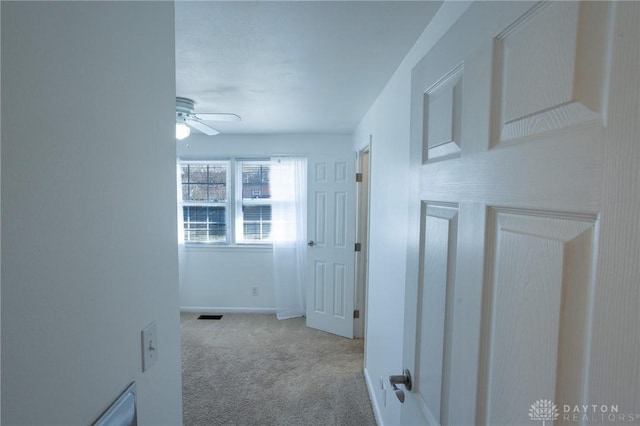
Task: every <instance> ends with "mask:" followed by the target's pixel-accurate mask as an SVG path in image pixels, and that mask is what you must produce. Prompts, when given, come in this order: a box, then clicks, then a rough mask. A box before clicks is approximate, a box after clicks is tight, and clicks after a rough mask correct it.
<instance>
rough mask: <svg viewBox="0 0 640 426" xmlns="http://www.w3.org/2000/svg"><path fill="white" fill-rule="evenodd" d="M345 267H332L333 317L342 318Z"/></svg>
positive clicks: (337, 265)
mask: <svg viewBox="0 0 640 426" xmlns="http://www.w3.org/2000/svg"><path fill="white" fill-rule="evenodd" d="M345 273H346V268H345V265H341V264H339V263H336V264H334V265H333V316H334V317H339V318H344V317H345V312H344V291H345V278H346V277H345Z"/></svg>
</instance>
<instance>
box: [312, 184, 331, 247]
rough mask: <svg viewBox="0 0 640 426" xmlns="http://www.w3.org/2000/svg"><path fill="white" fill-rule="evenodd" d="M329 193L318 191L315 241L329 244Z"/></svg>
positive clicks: (321, 244)
mask: <svg viewBox="0 0 640 426" xmlns="http://www.w3.org/2000/svg"><path fill="white" fill-rule="evenodd" d="M327 213H328V212H327V193H326V192H324V191H318V192H316V215H315V239H314V241H315V243H316V244H318V245H320V246H325V245H327Z"/></svg>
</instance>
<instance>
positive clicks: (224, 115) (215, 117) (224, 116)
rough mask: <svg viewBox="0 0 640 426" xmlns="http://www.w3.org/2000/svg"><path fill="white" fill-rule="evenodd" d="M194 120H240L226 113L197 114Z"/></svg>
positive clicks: (238, 117)
mask: <svg viewBox="0 0 640 426" xmlns="http://www.w3.org/2000/svg"><path fill="white" fill-rule="evenodd" d="M195 116H196V118H198V119H200V120H206V121H240V120H241V118H240V116H239V115H237V114H232V113H226V112H199V113H197V114H196V115H195Z"/></svg>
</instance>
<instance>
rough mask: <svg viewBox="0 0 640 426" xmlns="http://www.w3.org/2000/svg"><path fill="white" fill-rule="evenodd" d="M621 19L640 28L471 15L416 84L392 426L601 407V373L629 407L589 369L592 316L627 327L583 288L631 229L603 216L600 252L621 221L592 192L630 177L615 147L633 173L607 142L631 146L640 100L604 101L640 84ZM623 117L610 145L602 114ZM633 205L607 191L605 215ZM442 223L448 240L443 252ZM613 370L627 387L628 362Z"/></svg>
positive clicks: (550, 9) (583, 17) (525, 11)
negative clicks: (618, 166) (408, 378)
mask: <svg viewBox="0 0 640 426" xmlns="http://www.w3.org/2000/svg"><path fill="white" fill-rule="evenodd" d="M620 8H624V10H625V12H624V13H621V12H619V11H618V10H619V9H620ZM614 13H615V14H616V18H615V19H612V17H613V16H614ZM629 13H631V14H632V15H633V16H635V17H638V16H640V7H639V6H636V5H632V4H628V3H624V4H622V3H621V4H613V3H608V2H580V3H579V2H544V3H524V2H508V3H505V2H499V3H489V2H478V3H475V4H473V5H472V6H471V7H470V8H469V9H468V10H467V12H466V13H465V15H464V16H463V17H461V18H460V20H459V21H458V22H457V23H456V24H455V25H454V26H453V28H452V29H451V30H450V31H449V32H448V33H447V34H446V35H445V36H444V37H443V38H442V39H441V40H440V41H438V42H437V43H436V44H435V45H434V47H433V48H432V49H431V50H430V51H429V52H428V53H427V55H426V56H425V57H424V58H423V59H422V60H421V61H420V62H419V63H418V64H417V65H416V67H415V68H414V70H413V73H412V106H411V161H412V170H414V171H415V175H414V176H415V181H414V182H412V183H411V185H412V186H411V193H412V194H413V199H412V204H413V210H412V213H411V216H410V219H411V228H410V235H414V236H416V235H419V237H413V238H410V241H409V247H408V264H407V287H406V306H405V330H404V332H405V338H404V343H405V344H404V348H405V352H404V358H403V364H404V365H402V366H397V367H395V368H394V369H393V370H392V371H391V372H392V374H398V373H397V372H398V371H401V369H403V368H408V369H409V370H410V371H411V372H412V373H413V377H414V387H413V389H412V391H411V392H406V393H407V398H406V400H405V403H404V404H403V405H402V406H401V421H402V424H456V425H458V424H461V425H466V424H469V425H470V424H476V425H480V424H526V423H528V422H530V421H531V419H530V418H529V408H530V407H531V406H532V404H534V403H535V402H536V401H538V400H540V399H544V400H548V401H553V402H555V404H557V405H558V407H560V406H561V404H581V403H582V404H588V403H592V404H593V403H599V402H602V401H605V400H606V401H610V399H609V397H608V395H607V394H606V393H603V392H602V391H601V390H600V389H599V384H598V383H597V382H593V381H591V377H592V376H593V375H594V374H595V376H597V377H600V378H601V379H602V378H603V377H604V376H603V374H601V373H600V370H602V369H603V368H605V369H607V370H609V371H611V372H612V374H614V375H617V376H619V380H620V382H621V383H625V387H624V388H623V390H621V391H619V392H618V393H617V395H618V397H619V398H621V399H622V400H626V401H632V399H633V398H632V397H627V396H626V395H627V394H626V393H625V392H629V394H630V395H637V394H638V392H639V390H638V388H637V384H636V385H633V384H631V382H629V381H625V379H624V378H623V377H622V376H623V375H622V374H620V372H621V371H622V370H621V368H622V367H620V366H615V367H613V366H608V365H606V364H605V363H604V362H602V361H601V362H600V363H599V364H598V365H597V366H596V365H592V363H593V359H594V358H593V355H594V354H598V355H600V356H601V357H600V359H601V360H603V359H605V358H604V357H603V356H602V354H603V353H611V352H612V351H613V349H611V348H612V346H611V345H608V346H606V347H605V346H604V345H602V343H600V342H601V340H599V339H598V338H596V336H595V335H594V330H596V329H600V330H605V329H606V326H605V325H601V326H597V325H596V326H594V324H598V323H600V324H611V321H612V319H611V317H607V316H606V315H604V314H601V315H599V316H598V315H596V314H595V312H598V311H599V310H600V311H601V312H608V313H609V315H615V313H616V310H617V309H620V310H622V311H625V312H627V314H629V313H630V312H634V315H635V318H636V319H637V317H638V315H637V313H635V312H636V311H632V310H630V308H629V309H627V308H626V305H625V304H624V302H623V300H622V299H621V298H619V299H617V302H616V303H617V305H612V304H613V302H612V301H611V300H612V298H611V297H609V296H606V294H607V292H606V291H604V290H603V288H605V287H606V286H609V285H611V284H610V283H609V282H603V281H599V280H598V278H597V276H598V274H599V272H598V271H599V270H600V268H602V265H603V264H609V263H611V262H614V260H613V259H616V257H615V256H612V255H611V253H614V252H617V253H620V252H621V251H620V250H619V249H618V248H617V247H616V244H615V243H614V241H613V239H614V238H616V237H615V235H616V232H617V233H618V235H625V234H626V231H625V229H626V228H624V227H623V226H626V227H627V228H628V229H630V230H631V231H632V232H635V233H636V234H634V235H637V230H638V225H637V223H635V222H633V221H630V220H623V219H624V217H623V215H617V216H615V214H614V216H615V217H616V218H617V220H619V221H620V223H619V224H617V225H612V224H611V223H609V227H610V229H612V230H613V229H617V231H612V233H610V234H608V238H610V239H612V240H611V242H610V243H607V244H603V240H602V238H603V236H602V235H600V233H601V232H602V229H604V223H605V222H604V221H606V220H607V217H609V216H607V214H606V212H607V211H614V212H615V211H617V210H616V209H615V208H614V207H613V205H612V204H611V203H610V202H609V203H604V202H603V199H608V200H611V199H612V196H611V192H607V191H605V189H606V188H614V187H616V185H614V184H612V183H611V182H616V183H617V187H618V188H619V187H620V186H619V185H620V183H621V182H624V181H625V178H624V176H625V175H626V176H628V175H629V173H630V169H631V168H632V166H631V163H628V164H627V163H625V164H627V170H614V169H615V167H614V166H612V164H615V163H614V162H612V161H611V160H610V158H611V156H612V155H616V156H617V157H616V158H617V160H616V161H618V162H624V161H625V160H626V156H625V155H624V154H623V153H622V152H623V151H622V148H620V149H618V148H617V147H619V146H620V147H625V148H624V149H626V150H629V152H634V153H635V154H634V155H636V156H637V157H634V158H638V159H640V154H639V153H638V151H640V149H638V147H637V146H636V145H634V148H630V147H631V144H630V142H629V141H630V140H631V139H625V138H623V137H622V131H617V129H619V128H623V127H624V128H625V129H627V130H626V132H627V137H629V136H630V135H633V136H631V138H632V139H633V138H635V139H634V140H636V141H637V140H638V138H639V137H640V134H639V133H640V130H638V128H637V127H633V126H634V124H633V123H634V120H635V121H637V120H638V119H639V118H640V114H638V111H639V109H640V107H639V98H640V96H638V91H632V90H628V91H627V93H625V92H624V91H622V90H620V91H618V92H615V91H612V89H611V88H612V87H615V86H617V85H619V86H621V87H622V86H625V87H626V86H629V87H634V88H636V87H637V86H638V85H639V84H640V83H638V77H637V75H636V74H633V71H632V70H634V69H635V70H636V71H637V68H638V66H640V59H638V58H640V54H639V53H638V48H637V45H636V47H635V48H634V49H635V50H634V49H632V48H631V47H630V46H631V43H630V42H629V41H628V39H629V37H631V38H632V39H633V41H634V42H635V43H640V31H638V30H637V29H636V28H635V27H633V26H632V25H631V24H630V22H631V19H629V20H628V22H627V20H626V15H627V14H629ZM612 25H616V26H617V27H612ZM627 43H629V44H627ZM623 45H624V46H626V47H624V48H623V47H617V46H623ZM622 49H624V50H622ZM621 50H622V51H623V52H624V53H620V51H621ZM616 52H618V53H617V56H616ZM616 58H617V59H616ZM629 58H631V59H629ZM616 67H617V68H616ZM616 69H618V71H617V73H618V74H617V75H620V76H624V77H625V78H626V79H629V80H631V81H632V82H633V85H630V84H625V83H624V82H623V81H622V80H619V79H617V78H616V77H615V75H614V73H615V70H616ZM634 90H635V89H634ZM612 93H616V96H617V97H613V95H612ZM623 105H624V106H625V107H626V108H630V109H631V110H632V111H634V112H635V113H636V116H635V118H630V117H628V116H626V115H625V117H626V120H627V121H625V122H624V123H622V122H620V121H618V126H621V127H619V128H618V127H616V128H615V129H614V127H613V126H609V125H608V122H609V121H610V120H611V119H612V118H615V117H613V116H611V117H610V116H609V115H608V114H609V111H610V110H612V109H613V110H616V108H617V110H618V111H619V112H618V114H620V113H621V111H625V109H624V108H623V107H622V106H623ZM611 150H613V151H611ZM614 152H615V154H614ZM634 170H635V169H634ZM633 173H636V172H633ZM634 176H636V177H637V173H636V174H634ZM623 185H624V184H623ZM629 188H631V187H629ZM623 194H624V195H623ZM613 198H615V197H613ZM638 198H639V195H638V193H637V192H635V193H634V192H632V191H631V190H621V191H620V192H619V193H618V194H617V198H616V200H617V201H616V202H617V203H619V202H624V200H627V199H630V200H632V204H633V205H635V206H639V205H640V202H639V201H638ZM425 205H426V206H427V207H426V210H425V207H424V206H425ZM436 207H439V208H443V207H444V208H445V209H447V208H448V209H452V210H451V211H455V212H456V215H455V222H452V221H449V222H448V225H447V226H448V228H447V226H445V222H443V221H442V220H443V219H442V218H441V217H434V215H433V214H430V213H429V212H430V211H431V212H433V211H434V210H430V209H432V208H436ZM420 212H422V213H420ZM436 216H437V215H436ZM452 218H453V216H452ZM609 220H611V219H609ZM623 223H624V224H626V225H623ZM454 224H455V229H456V232H455V235H456V237H455V238H456V240H455V241H453V240H451V239H446V238H445V237H444V235H445V234H446V232H445V230H446V229H452V228H451V226H452V225H454ZM616 226H617V228H616ZM418 240H419V241H418ZM445 240H446V241H445ZM434 241H439V243H437V244H436V243H434ZM432 243H433V244H432ZM603 247H606V249H607V250H609V252H608V253H607V254H606V255H604V252H603ZM634 247H636V249H637V244H636V246H634ZM452 249H453V250H454V253H455V255H452V254H451V250H452ZM445 252H446V253H447V255H448V256H449V257H445V255H444V253H445ZM634 256H635V257H637V250H636V251H635V252H634ZM445 263H446V264H447V268H450V269H448V270H447V272H446V274H445V273H444V267H443V265H444V264H445ZM627 267H635V266H633V265H628V266H627ZM636 269H637V268H636ZM609 275H611V274H609ZM623 275H624V274H620V276H623ZM445 277H446V278H445ZM625 282H627V281H625V280H621V281H619V284H618V285H620V286H621V287H624V288H627V290H628V291H630V287H625V286H626V284H622V283H625ZM634 288H636V287H634ZM445 289H446V290H445ZM634 291H636V292H635V293H633V294H636V295H637V288H636V290H634ZM597 295H600V296H597ZM613 306H615V308H614V307H613ZM600 338H602V332H601V334H600ZM611 341H615V342H616V344H617V345H618V346H619V347H625V348H626V349H625V353H627V354H632V353H633V354H637V353H638V351H639V350H640V341H638V340H637V339H636V340H633V341H632V342H627V341H625V340H624V337H623V336H622V335H621V334H617V340H610V342H611ZM440 356H441V359H439V360H438V361H435V362H434V360H435V359H436V358H439V357H440ZM623 358H624V357H621V356H619V357H618V360H619V361H620V365H624V366H625V367H626V368H628V369H630V370H633V371H636V370H635V367H633V365H634V364H633V362H634V361H632V360H638V356H637V355H634V356H633V357H629V356H628V357H627V358H624V359H626V361H624V360H623ZM610 383H613V380H610ZM610 388H611V386H610ZM449 407H451V409H449ZM627 409H628V410H632V412H635V411H637V410H638V409H640V407H634V406H628V407H627ZM538 420H540V419H538ZM548 420H551V419H548ZM562 421H563V419H557V420H556V422H562Z"/></svg>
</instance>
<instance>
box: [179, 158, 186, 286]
mask: <svg viewBox="0 0 640 426" xmlns="http://www.w3.org/2000/svg"><path fill="white" fill-rule="evenodd" d="M176 169H177V170H176V186H177V190H178V191H177V194H176V197H177V201H178V202H177V203H176V205H177V206H178V288H179V290H180V291H182V284H183V282H184V277H185V274H186V270H187V251H186V249H185V245H184V213H183V212H182V203H181V201H182V167H180V165H177V167H176Z"/></svg>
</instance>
